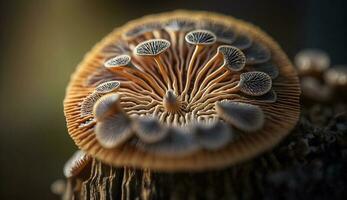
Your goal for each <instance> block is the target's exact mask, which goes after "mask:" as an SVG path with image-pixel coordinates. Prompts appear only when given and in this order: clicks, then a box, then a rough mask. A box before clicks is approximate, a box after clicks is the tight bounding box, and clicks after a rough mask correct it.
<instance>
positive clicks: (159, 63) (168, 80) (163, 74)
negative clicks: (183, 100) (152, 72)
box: [153, 55, 172, 89]
mask: <svg viewBox="0 0 347 200" xmlns="http://www.w3.org/2000/svg"><path fill="white" fill-rule="evenodd" d="M153 59H154V61H155V62H156V63H157V65H158V67H159V71H160V73H161V75H162V76H163V78H164V81H165V82H166V84H167V86H168V88H169V89H172V88H171V81H170V78H169V76H168V74H167V72H166V69H165V67H164V64H163V62H162V60H161V59H160V56H159V55H158V56H154V57H153Z"/></svg>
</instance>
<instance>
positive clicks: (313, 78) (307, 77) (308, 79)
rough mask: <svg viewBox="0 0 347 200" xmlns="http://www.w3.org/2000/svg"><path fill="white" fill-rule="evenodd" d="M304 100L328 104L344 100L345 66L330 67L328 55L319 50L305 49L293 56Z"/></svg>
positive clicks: (346, 86)
mask: <svg viewBox="0 0 347 200" xmlns="http://www.w3.org/2000/svg"><path fill="white" fill-rule="evenodd" d="M295 65H296V67H297V69H298V73H299V76H300V77H301V79H300V80H301V88H302V91H303V97H304V98H305V100H309V101H314V102H323V103H329V102H331V101H334V100H339V98H342V99H346V97H347V95H346V89H347V66H344V65H337V66H332V67H331V65H330V58H329V55H328V54H327V53H326V52H324V51H322V50H319V49H305V50H302V51H301V52H299V53H298V54H297V55H296V56H295Z"/></svg>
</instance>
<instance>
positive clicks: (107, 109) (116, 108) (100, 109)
mask: <svg viewBox="0 0 347 200" xmlns="http://www.w3.org/2000/svg"><path fill="white" fill-rule="evenodd" d="M121 110H122V108H121V107H120V95H119V94H108V95H105V96H102V97H101V98H100V99H98V101H97V102H96V103H95V105H94V107H93V113H94V116H95V118H96V119H97V120H98V121H101V120H102V119H104V118H106V117H108V116H110V115H112V114H114V113H118V112H121Z"/></svg>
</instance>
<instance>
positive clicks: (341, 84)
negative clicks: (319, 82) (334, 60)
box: [324, 66, 347, 89]
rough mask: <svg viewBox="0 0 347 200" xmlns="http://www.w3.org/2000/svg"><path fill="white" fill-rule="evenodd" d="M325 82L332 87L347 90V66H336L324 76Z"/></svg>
mask: <svg viewBox="0 0 347 200" xmlns="http://www.w3.org/2000/svg"><path fill="white" fill-rule="evenodd" d="M324 80H325V82H326V83H328V84H329V85H330V86H332V87H336V88H341V89H342V88H344V89H347V66H335V67H333V68H330V69H328V70H327V71H326V72H325V74H324Z"/></svg>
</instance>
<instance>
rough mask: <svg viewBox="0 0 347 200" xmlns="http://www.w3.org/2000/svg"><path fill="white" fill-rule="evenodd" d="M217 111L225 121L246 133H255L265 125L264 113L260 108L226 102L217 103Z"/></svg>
mask: <svg viewBox="0 0 347 200" xmlns="http://www.w3.org/2000/svg"><path fill="white" fill-rule="evenodd" d="M216 110H217V113H218V115H219V117H221V118H222V119H223V120H225V121H226V122H227V123H230V124H232V125H234V126H235V127H236V128H238V129H240V130H242V131H245V132H254V131H257V130H259V129H261V128H262V127H263V125H264V121H265V116H264V112H263V111H262V109H261V108H260V107H259V106H256V105H252V104H248V103H242V102H233V101H229V100H224V101H220V102H217V103H216Z"/></svg>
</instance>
